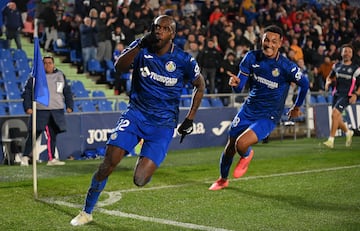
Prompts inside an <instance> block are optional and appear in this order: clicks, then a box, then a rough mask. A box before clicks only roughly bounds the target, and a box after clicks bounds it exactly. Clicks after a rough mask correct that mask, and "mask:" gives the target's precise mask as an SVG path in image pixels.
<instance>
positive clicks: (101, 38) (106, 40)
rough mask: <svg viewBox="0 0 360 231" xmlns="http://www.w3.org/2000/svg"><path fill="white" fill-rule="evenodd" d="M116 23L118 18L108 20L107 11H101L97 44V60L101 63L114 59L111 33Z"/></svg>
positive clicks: (97, 29)
mask: <svg viewBox="0 0 360 231" xmlns="http://www.w3.org/2000/svg"><path fill="white" fill-rule="evenodd" d="M115 21H116V18H109V19H107V18H106V13H105V11H101V12H100V15H99V18H98V19H97V20H96V26H95V27H96V28H95V30H96V35H95V38H96V42H97V51H96V59H97V60H98V61H99V62H104V61H105V60H111V59H112V53H113V48H112V44H111V31H112V24H113V23H114V22H115Z"/></svg>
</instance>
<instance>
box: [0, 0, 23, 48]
mask: <svg viewBox="0 0 360 231" xmlns="http://www.w3.org/2000/svg"><path fill="white" fill-rule="evenodd" d="M2 17H3V23H4V25H5V29H6V32H5V34H6V40H7V42H8V47H9V48H10V47H11V40H12V39H14V40H15V43H16V47H17V49H21V48H22V47H21V39H20V32H21V29H22V28H23V27H24V24H23V21H22V18H21V13H20V11H19V10H18V9H17V7H16V3H15V2H9V3H8V4H7V5H6V7H5V8H4V9H3V11H2ZM0 29H1V28H0Z"/></svg>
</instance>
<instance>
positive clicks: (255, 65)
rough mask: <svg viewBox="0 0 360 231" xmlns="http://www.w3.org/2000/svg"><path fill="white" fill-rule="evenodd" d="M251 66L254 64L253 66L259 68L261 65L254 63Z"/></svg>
mask: <svg viewBox="0 0 360 231" xmlns="http://www.w3.org/2000/svg"><path fill="white" fill-rule="evenodd" d="M251 66H252V67H253V68H258V67H260V65H259V64H256V63H255V64H252V65H251Z"/></svg>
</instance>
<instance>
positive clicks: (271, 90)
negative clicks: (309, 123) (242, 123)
mask: <svg viewBox="0 0 360 231" xmlns="http://www.w3.org/2000/svg"><path fill="white" fill-rule="evenodd" d="M239 66H240V72H243V73H245V74H247V75H248V83H249V87H250V89H249V90H250V92H249V96H248V98H247V99H246V100H245V102H244V105H243V107H242V109H241V111H240V113H243V114H244V115H245V116H246V117H247V118H249V119H253V120H257V119H263V118H268V119H271V120H274V122H278V121H279V120H280V117H281V114H282V113H283V110H284V104H285V100H286V97H287V95H288V91H289V86H290V83H291V82H295V83H297V84H298V85H299V86H300V87H301V86H303V87H307V83H308V80H307V79H304V78H306V77H304V76H303V75H302V73H301V70H300V68H299V67H298V66H297V65H296V64H295V63H293V62H291V61H290V60H289V59H287V58H285V57H283V56H282V55H278V57H277V58H274V59H269V58H267V57H266V56H265V55H264V54H263V52H262V51H261V50H256V51H249V52H248V53H247V54H246V55H245V57H244V58H243V60H242V61H241V63H240V64H239ZM240 72H239V75H238V76H240Z"/></svg>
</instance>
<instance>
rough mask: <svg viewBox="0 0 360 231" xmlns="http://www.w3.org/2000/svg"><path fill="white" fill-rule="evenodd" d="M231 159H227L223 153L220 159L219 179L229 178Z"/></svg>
mask: <svg viewBox="0 0 360 231" xmlns="http://www.w3.org/2000/svg"><path fill="white" fill-rule="evenodd" d="M232 161H233V157H227V156H225V154H224V153H222V154H221V157H220V175H221V178H223V179H226V178H227V177H228V176H229V171H230V167H231V164H232Z"/></svg>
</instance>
